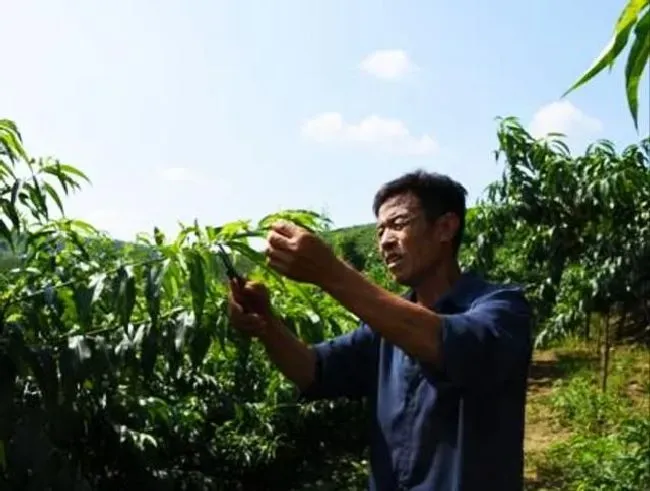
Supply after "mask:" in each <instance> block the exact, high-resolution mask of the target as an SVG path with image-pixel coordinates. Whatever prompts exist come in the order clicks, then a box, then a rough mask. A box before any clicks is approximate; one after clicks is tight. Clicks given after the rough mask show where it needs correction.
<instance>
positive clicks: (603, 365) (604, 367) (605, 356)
mask: <svg viewBox="0 0 650 491" xmlns="http://www.w3.org/2000/svg"><path fill="white" fill-rule="evenodd" d="M609 316H610V314H609V312H607V313H606V314H605V326H604V329H603V334H602V339H603V343H602V351H601V353H600V386H601V389H602V391H603V392H606V391H607V376H608V375H609V347H610V332H609V325H610V322H609Z"/></svg>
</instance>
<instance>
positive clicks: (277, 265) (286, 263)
mask: <svg viewBox="0 0 650 491" xmlns="http://www.w3.org/2000/svg"><path fill="white" fill-rule="evenodd" d="M267 264H268V266H269V267H270V268H271V269H273V270H275V271H277V272H278V273H281V274H283V275H286V274H287V273H289V271H290V264H291V257H290V256H289V257H287V255H286V253H283V252H281V251H275V252H273V253H271V254H269V256H268V262H267Z"/></svg>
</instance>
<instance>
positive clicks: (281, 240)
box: [266, 231, 293, 250]
mask: <svg viewBox="0 0 650 491" xmlns="http://www.w3.org/2000/svg"><path fill="white" fill-rule="evenodd" d="M266 242H267V243H268V245H269V247H268V248H269V249H281V250H291V249H292V248H293V242H292V241H291V238H289V237H287V236H286V235H282V234H281V233H279V232H273V231H271V232H269V234H268V235H267V237H266Z"/></svg>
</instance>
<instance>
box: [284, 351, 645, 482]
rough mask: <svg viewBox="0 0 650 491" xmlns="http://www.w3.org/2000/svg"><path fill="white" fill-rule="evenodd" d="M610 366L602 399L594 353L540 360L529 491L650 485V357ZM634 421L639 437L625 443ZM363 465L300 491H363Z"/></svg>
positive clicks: (327, 471)
mask: <svg viewBox="0 0 650 491" xmlns="http://www.w3.org/2000/svg"><path fill="white" fill-rule="evenodd" d="M610 363H611V365H610V367H611V369H610V375H609V382H608V390H607V393H606V394H602V392H601V391H600V389H599V373H600V368H599V357H598V353H597V350H596V349H595V347H594V346H592V345H589V344H585V343H581V342H578V341H566V342H564V343H563V344H562V345H561V346H557V347H554V348H551V349H547V350H538V351H536V352H535V354H534V358H533V363H532V366H531V369H530V377H529V393H528V404H527V408H526V412H527V416H526V418H527V420H526V438H525V443H524V448H525V452H526V466H525V480H526V484H525V489H526V491H543V490H557V491H561V490H573V489H576V488H579V487H580V486H582V487H581V488H580V489H585V490H591V489H611V490H612V491H614V490H621V491H624V490H630V491H632V490H633V489H635V488H634V487H630V486H636V484H628V483H632V482H637V481H638V479H644V477H639V476H640V475H642V474H640V473H642V471H643V469H642V467H643V465H645V461H644V459H645V458H646V454H645V453H643V448H642V446H643V444H644V442H643V439H644V438H646V440H647V439H650V436H648V437H646V436H645V433H644V432H645V430H644V429H642V430H639V426H638V424H647V425H649V426H650V420H649V419H648V418H650V355H649V352H648V349H647V347H639V346H634V347H632V346H617V347H615V348H614V349H613V351H612V354H611V361H610ZM630 420H632V421H633V422H635V423H634V424H636V425H637V426H634V428H633V429H634V430H635V431H636V433H634V434H633V435H632V437H627V436H625V435H627V433H625V431H627V430H626V428H627V427H628V426H629V425H628V423H627V422H628V421H630ZM639 421H640V423H639ZM626 425H627V426H626ZM642 428H645V427H642ZM639 431H642V432H641V433H639ZM630 438H636V439H637V441H636V442H634V441H632V440H630ZM639 438H641V441H640V442H639V441H638V439H639ZM647 445H648V446H650V440H648V441H647ZM634 449H636V450H635V452H636V453H634V452H633V451H632V450H634ZM365 459H367V455H365V454H364V455H362V456H359V455H339V456H335V457H334V458H331V459H329V460H328V461H326V462H325V463H324V464H323V465H321V466H319V467H318V469H313V471H312V472H310V476H309V477H307V476H306V481H305V484H302V485H300V486H299V487H296V488H295V491H298V490H305V491H330V490H331V491H333V490H340V489H346V490H349V491H362V490H365V489H366V477H367V461H366V460H365ZM634 459H636V460H634ZM635 466H636V467H635ZM599 472H600V474H599ZM648 476H650V469H648ZM635 479H636V480H637V481H634V480H635ZM603 483H604V484H603ZM644 485H645V481H644ZM648 489H650V483H649V484H648Z"/></svg>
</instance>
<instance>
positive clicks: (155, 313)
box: [0, 121, 355, 490]
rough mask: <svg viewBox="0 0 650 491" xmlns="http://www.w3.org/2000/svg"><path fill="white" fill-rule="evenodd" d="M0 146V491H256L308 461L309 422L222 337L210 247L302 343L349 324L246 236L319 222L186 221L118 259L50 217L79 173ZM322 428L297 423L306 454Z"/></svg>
mask: <svg viewBox="0 0 650 491" xmlns="http://www.w3.org/2000/svg"><path fill="white" fill-rule="evenodd" d="M0 137H1V140H0V152H1V156H0V158H1V161H0V162H1V165H0V169H1V171H2V173H1V175H0V179H1V180H2V184H1V191H0V202H1V203H2V215H1V216H0V233H1V234H2V236H3V238H4V239H5V241H6V242H7V244H9V247H10V248H11V250H12V251H14V253H15V254H16V258H17V262H16V264H15V267H12V268H11V269H9V270H6V271H5V272H4V274H3V275H2V281H3V289H2V294H1V296H0V365H1V366H2V382H3V383H2V387H1V388H0V469H1V474H0V482H1V483H2V486H3V488H4V487H6V488H9V489H15V490H20V489H39V490H40V489H108V488H110V489H119V488H127V487H128V488H131V487H132V486H133V485H134V484H136V485H137V484H144V485H151V486H154V487H155V489H242V488H243V489H247V488H252V489H258V488H257V487H256V486H255V484H254V482H258V481H256V480H262V479H264V477H265V476H267V477H268V476H269V475H273V473H280V474H282V473H287V472H288V469H286V468H283V467H282V466H281V465H277V464H278V462H279V463H280V464H284V465H287V464H288V467H289V468H290V467H291V466H293V467H296V466H297V465H298V464H297V463H299V462H300V459H301V458H302V457H303V456H304V455H308V454H309V453H310V452H309V451H306V450H305V449H304V448H303V444H301V443H300V442H299V438H298V431H299V430H300V429H302V425H303V424H306V422H307V421H310V420H311V419H312V418H313V415H312V413H311V412H310V410H309V407H300V406H298V405H296V404H295V400H294V399H295V397H294V393H293V390H292V388H291V387H290V386H289V385H288V384H287V383H286V382H285V381H284V380H283V379H282V378H280V375H279V374H278V373H277V372H276V371H273V370H271V368H270V365H269V363H268V362H267V361H266V359H265V357H264V356H263V353H262V352H261V351H260V349H259V346H257V345H255V344H252V343H251V342H250V341H249V340H248V339H245V338H242V337H238V336H236V335H235V334H234V333H233V331H232V330H230V329H228V325H227V320H226V318H225V314H224V308H225V298H226V295H225V286H224V278H225V277H224V274H223V271H222V270H221V263H220V262H219V259H218V258H217V257H216V256H215V254H214V253H213V250H214V247H215V246H216V245H217V244H219V243H220V244H223V245H224V246H225V247H226V248H227V249H228V250H230V251H231V253H232V255H233V258H234V259H235V262H237V259H238V258H240V257H246V258H248V260H249V262H250V263H252V264H253V265H254V266H255V267H254V269H252V270H251V271H250V272H249V274H250V275H251V276H252V277H253V278H260V279H263V280H264V281H266V282H267V283H270V284H271V285H272V292H273V298H272V300H273V303H274V305H275V307H276V308H277V309H278V311H279V312H282V313H283V314H285V315H286V317H287V324H288V325H289V326H290V327H291V328H292V329H294V330H295V332H296V333H297V334H299V335H300V336H301V337H302V338H303V339H306V340H308V341H311V342H315V341H319V340H322V339H324V338H325V337H326V336H327V337H329V336H333V335H336V334H340V333H341V332H342V330H343V329H347V328H348V326H349V325H350V324H351V323H352V324H353V323H354V319H352V318H351V317H350V316H349V315H348V314H347V313H346V312H345V311H343V310H342V309H341V308H340V307H339V306H338V305H336V304H334V303H333V302H332V301H331V300H329V299H328V298H325V297H323V296H322V295H321V294H319V292H317V291H314V290H313V289H310V288H309V287H306V286H301V285H298V284H294V283H290V282H287V281H283V280H282V279H281V278H279V277H278V276H276V275H273V274H272V273H271V272H270V271H269V270H267V269H266V268H265V267H264V261H263V259H262V256H261V254H260V253H259V252H258V251H256V250H255V249H253V248H252V247H251V246H250V244H249V239H251V238H252V237H259V236H262V235H264V234H265V232H266V230H267V229H268V225H269V223H270V222H271V221H272V220H273V219H274V218H277V217H279V216H282V217H284V218H288V219H291V220H294V221H296V222H297V223H300V224H302V225H303V226H306V227H309V228H311V229H313V230H315V231H320V230H324V229H326V228H327V222H326V221H325V220H323V219H321V218H320V217H319V216H318V215H315V214H313V213H310V212H307V211H286V212H282V213H280V214H277V215H273V216H269V217H266V218H264V219H262V220H261V221H260V222H259V223H257V224H251V223H250V222H247V221H238V222H235V223H229V224H225V225H223V226H220V227H212V226H205V227H200V226H199V224H198V223H194V224H192V225H189V226H184V227H183V229H182V230H181V232H180V233H179V235H178V236H177V237H175V238H173V239H172V240H168V239H167V238H166V237H164V236H163V234H162V233H161V232H160V231H159V230H157V229H156V230H154V233H153V234H152V235H150V236H149V235H142V236H141V237H140V238H139V239H138V241H137V242H136V243H135V244H130V245H126V246H124V247H122V248H121V249H118V248H117V247H116V246H115V243H114V241H113V240H111V239H110V238H109V237H107V236H105V235H102V234H100V233H99V232H98V231H97V230H96V229H94V228H93V227H92V226H90V225H89V224H86V223H83V222H81V221H78V220H71V219H68V218H65V217H63V218H53V216H52V214H51V207H52V206H56V207H58V208H60V211H61V212H62V213H63V211H64V210H63V205H62V202H63V197H64V196H65V195H67V194H68V193H70V192H71V191H74V190H76V189H78V188H79V186H80V181H81V180H85V179H86V178H85V176H84V175H83V173H82V172H81V171H79V170H78V169H76V168H75V167H73V166H70V165H67V164H63V163H61V162H59V161H56V160H50V159H46V160H34V159H31V158H30V157H29V156H28V155H27V153H26V151H25V150H24V148H23V147H22V142H21V136H20V134H19V132H18V130H17V128H16V126H15V125H14V124H13V123H12V122H10V121H2V122H1V123H0ZM25 171H27V172H26V177H20V175H21V172H22V173H25ZM344 409H345V408H344ZM354 414H355V413H354V412H353V413H348V417H349V418H350V419H351V420H353V419H354ZM334 418H336V414H335V413H334V414H333V415H332V417H331V419H330V420H329V421H325V422H322V423H316V424H311V425H309V427H310V431H309V432H307V433H308V434H307V437H306V438H305V440H306V441H305V444H309V443H312V444H314V441H313V438H318V437H320V436H322V435H321V434H320V433H319V432H324V431H329V428H328V427H327V425H328V424H331V423H332V422H333V421H335V419H334ZM309 434H311V435H313V437H312V438H311V439H310V438H309ZM348 444H349V443H348ZM311 453H313V452H311ZM282 455H284V457H283V458H279V456H282ZM274 465H275V467H274ZM175 482H180V483H183V485H182V486H181V485H177V484H174V483H175Z"/></svg>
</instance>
